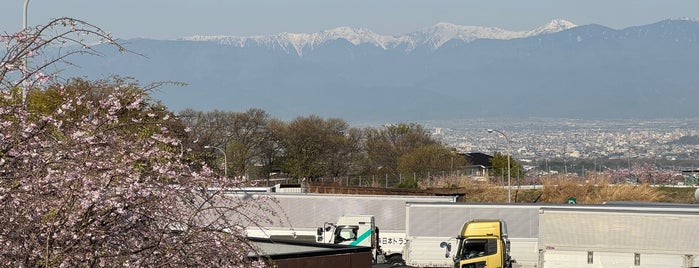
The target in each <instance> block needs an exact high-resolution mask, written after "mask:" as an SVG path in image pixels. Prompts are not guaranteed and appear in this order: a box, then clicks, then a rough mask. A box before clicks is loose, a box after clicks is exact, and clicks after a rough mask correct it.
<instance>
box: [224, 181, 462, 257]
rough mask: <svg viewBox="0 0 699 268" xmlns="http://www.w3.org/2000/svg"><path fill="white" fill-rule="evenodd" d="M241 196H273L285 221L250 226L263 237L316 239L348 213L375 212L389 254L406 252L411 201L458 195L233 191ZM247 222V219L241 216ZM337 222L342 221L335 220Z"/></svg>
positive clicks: (442, 200)
mask: <svg viewBox="0 0 699 268" xmlns="http://www.w3.org/2000/svg"><path fill="white" fill-rule="evenodd" d="M231 195H238V196H240V198H259V197H264V198H271V199H274V200H275V204H276V205H275V207H274V212H273V214H275V215H280V216H279V217H280V218H281V220H279V221H274V222H271V223H265V224H264V225H255V224H249V225H246V232H247V235H248V236H250V237H259V238H279V239H295V240H304V241H315V240H316V236H317V234H316V232H317V228H318V227H321V226H324V223H325V222H332V221H335V220H338V221H339V219H340V217H342V216H344V215H372V216H374V219H375V221H376V223H377V225H378V227H379V228H381V234H380V237H379V246H380V247H381V249H382V251H383V252H384V254H385V255H386V256H392V255H395V254H401V255H402V254H403V250H404V248H405V246H406V242H407V239H406V225H405V224H406V220H405V219H406V215H405V213H406V210H405V206H406V204H407V203H410V202H421V203H433V202H439V203H454V202H456V196H410V195H347V194H316V193H278V192H277V193H269V192H262V193H258V192H252V193H231ZM241 221H244V219H241ZM335 224H336V225H337V224H338V222H335Z"/></svg>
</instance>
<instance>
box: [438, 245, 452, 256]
mask: <svg viewBox="0 0 699 268" xmlns="http://www.w3.org/2000/svg"><path fill="white" fill-rule="evenodd" d="M439 247H440V248H446V252H445V253H444V258H449V253H451V243H447V242H444V241H442V243H439Z"/></svg>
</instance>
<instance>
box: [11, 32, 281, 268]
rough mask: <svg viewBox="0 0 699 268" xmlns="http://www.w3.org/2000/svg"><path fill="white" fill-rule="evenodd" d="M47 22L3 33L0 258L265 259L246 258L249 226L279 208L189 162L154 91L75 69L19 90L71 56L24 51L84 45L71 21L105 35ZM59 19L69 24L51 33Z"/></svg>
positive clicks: (44, 263)
mask: <svg viewBox="0 0 699 268" xmlns="http://www.w3.org/2000/svg"><path fill="white" fill-rule="evenodd" d="M61 24H62V25H61ZM49 25H50V26H46V27H39V28H38V30H36V32H23V33H20V34H13V35H9V36H3V39H0V42H4V44H5V45H6V46H7V49H8V50H7V51H8V52H7V53H6V54H5V55H3V58H2V64H0V81H2V87H0V118H1V119H2V120H0V203H2V204H3V205H2V207H0V225H1V226H3V227H2V228H0V245H2V247H0V265H2V266H5V267H49V266H58V267H81V266H87V267H96V266H100V267H109V266H120V267H122V266H137V267H156V266H166V267H218V266H227V267H233V266H245V267H247V266H263V264H262V263H260V262H251V261H249V260H248V258H247V254H248V253H249V252H251V251H253V250H254V247H252V245H251V244H249V243H247V240H246V238H245V236H244V231H243V227H244V226H248V225H251V224H255V223H256V222H258V221H259V220H262V221H265V220H269V219H270V217H274V216H271V215H269V213H271V212H272V211H274V210H272V209H270V208H269V207H268V203H265V202H260V200H255V201H252V200H239V199H237V198H235V197H234V196H227V195H224V194H223V193H222V192H221V191H217V190H212V189H221V188H225V187H236V186H238V184H237V183H240V182H239V181H230V180H224V179H222V178H220V177H217V176H215V175H214V174H213V173H212V172H211V171H210V170H209V169H208V168H206V166H204V167H203V168H202V169H201V170H200V171H197V172H193V171H191V170H190V169H189V168H188V167H187V165H185V163H183V162H182V161H181V158H180V157H179V154H178V153H177V152H176V151H173V150H172V149H173V148H177V147H179V145H180V140H179V139H177V135H175V134H174V132H173V130H172V129H171V127H172V126H173V125H176V124H172V121H173V120H175V118H174V117H173V116H171V115H170V113H169V112H166V111H165V112H163V111H162V106H160V105H159V104H157V103H154V102H153V101H152V100H151V99H149V97H148V95H147V92H145V91H143V90H139V89H138V88H137V87H134V86H133V85H132V84H126V85H124V84H121V83H119V81H118V80H117V82H116V83H114V82H113V81H112V82H104V83H102V82H95V83H89V82H85V81H83V80H75V81H73V82H69V83H67V84H61V83H53V84H51V86H50V87H49V88H48V89H46V90H43V91H37V90H33V91H30V95H29V96H30V98H22V97H20V96H18V94H16V89H17V86H18V85H20V84H21V83H22V82H23V81H30V84H32V83H33V85H32V86H31V88H32V89H36V88H37V87H38V86H39V84H40V83H43V82H49V80H44V78H45V77H43V76H40V77H36V76H35V75H37V74H38V73H39V72H40V70H42V69H44V68H46V67H48V66H49V65H50V64H52V63H55V62H56V61H57V60H63V59H65V58H64V57H63V56H59V57H58V59H57V60H53V61H49V62H47V63H46V64H45V65H42V66H39V67H38V68H33V69H31V70H30V69H27V68H24V67H18V66H17V64H18V63H19V62H18V59H21V58H23V57H25V56H26V57H31V56H33V55H36V53H37V52H38V51H40V49H41V48H43V47H44V46H47V45H49V44H54V43H55V42H62V41H66V42H70V41H74V42H77V43H78V44H83V45H85V46H86V45H87V43H82V42H81V39H71V38H70V37H68V36H70V34H71V33H76V32H77V33H93V34H97V35H98V36H100V37H108V34H107V33H104V32H102V31H101V30H99V29H98V28H91V27H93V26H91V25H89V24H86V23H83V22H80V21H77V20H72V19H59V20H54V21H52V22H51V23H50V24H49ZM52 26H64V27H67V29H68V30H66V31H67V32H53V33H54V34H55V36H53V37H50V36H44V34H47V33H48V32H49V31H48V29H52ZM81 27H86V28H81ZM108 41H113V40H112V39H110V38H109V39H108ZM15 71H19V72H20V73H19V74H17V76H13V75H12V73H13V72H15ZM43 94H45V95H43ZM27 99H29V100H31V101H30V102H28V103H26V104H24V102H25V101H26V100H27Z"/></svg>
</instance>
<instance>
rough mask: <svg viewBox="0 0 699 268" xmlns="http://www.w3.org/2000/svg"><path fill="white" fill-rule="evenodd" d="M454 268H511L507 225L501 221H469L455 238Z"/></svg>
mask: <svg viewBox="0 0 699 268" xmlns="http://www.w3.org/2000/svg"><path fill="white" fill-rule="evenodd" d="M457 243H458V248H457V250H456V252H455V254H454V267H455V268H511V267H512V263H513V262H514V261H513V260H512V258H511V257H510V240H509V239H508V238H507V225H506V224H505V222H504V221H501V220H483V219H481V220H471V221H468V222H466V223H464V225H463V227H462V228H461V232H460V233H459V236H458V237H457Z"/></svg>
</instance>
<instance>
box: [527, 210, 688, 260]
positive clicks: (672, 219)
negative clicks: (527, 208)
mask: <svg viewBox="0 0 699 268" xmlns="http://www.w3.org/2000/svg"><path fill="white" fill-rule="evenodd" d="M538 248H539V265H538V266H539V267H541V268H552V267H566V268H568V267H570V268H575V267H641V268H642V267H648V268H650V267H654V268H657V267H677V268H690V267H699V207H696V206H695V207H689V206H682V207H671V206H630V205H626V206H583V207H577V206H572V207H542V208H541V211H540V213H539V246H538Z"/></svg>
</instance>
